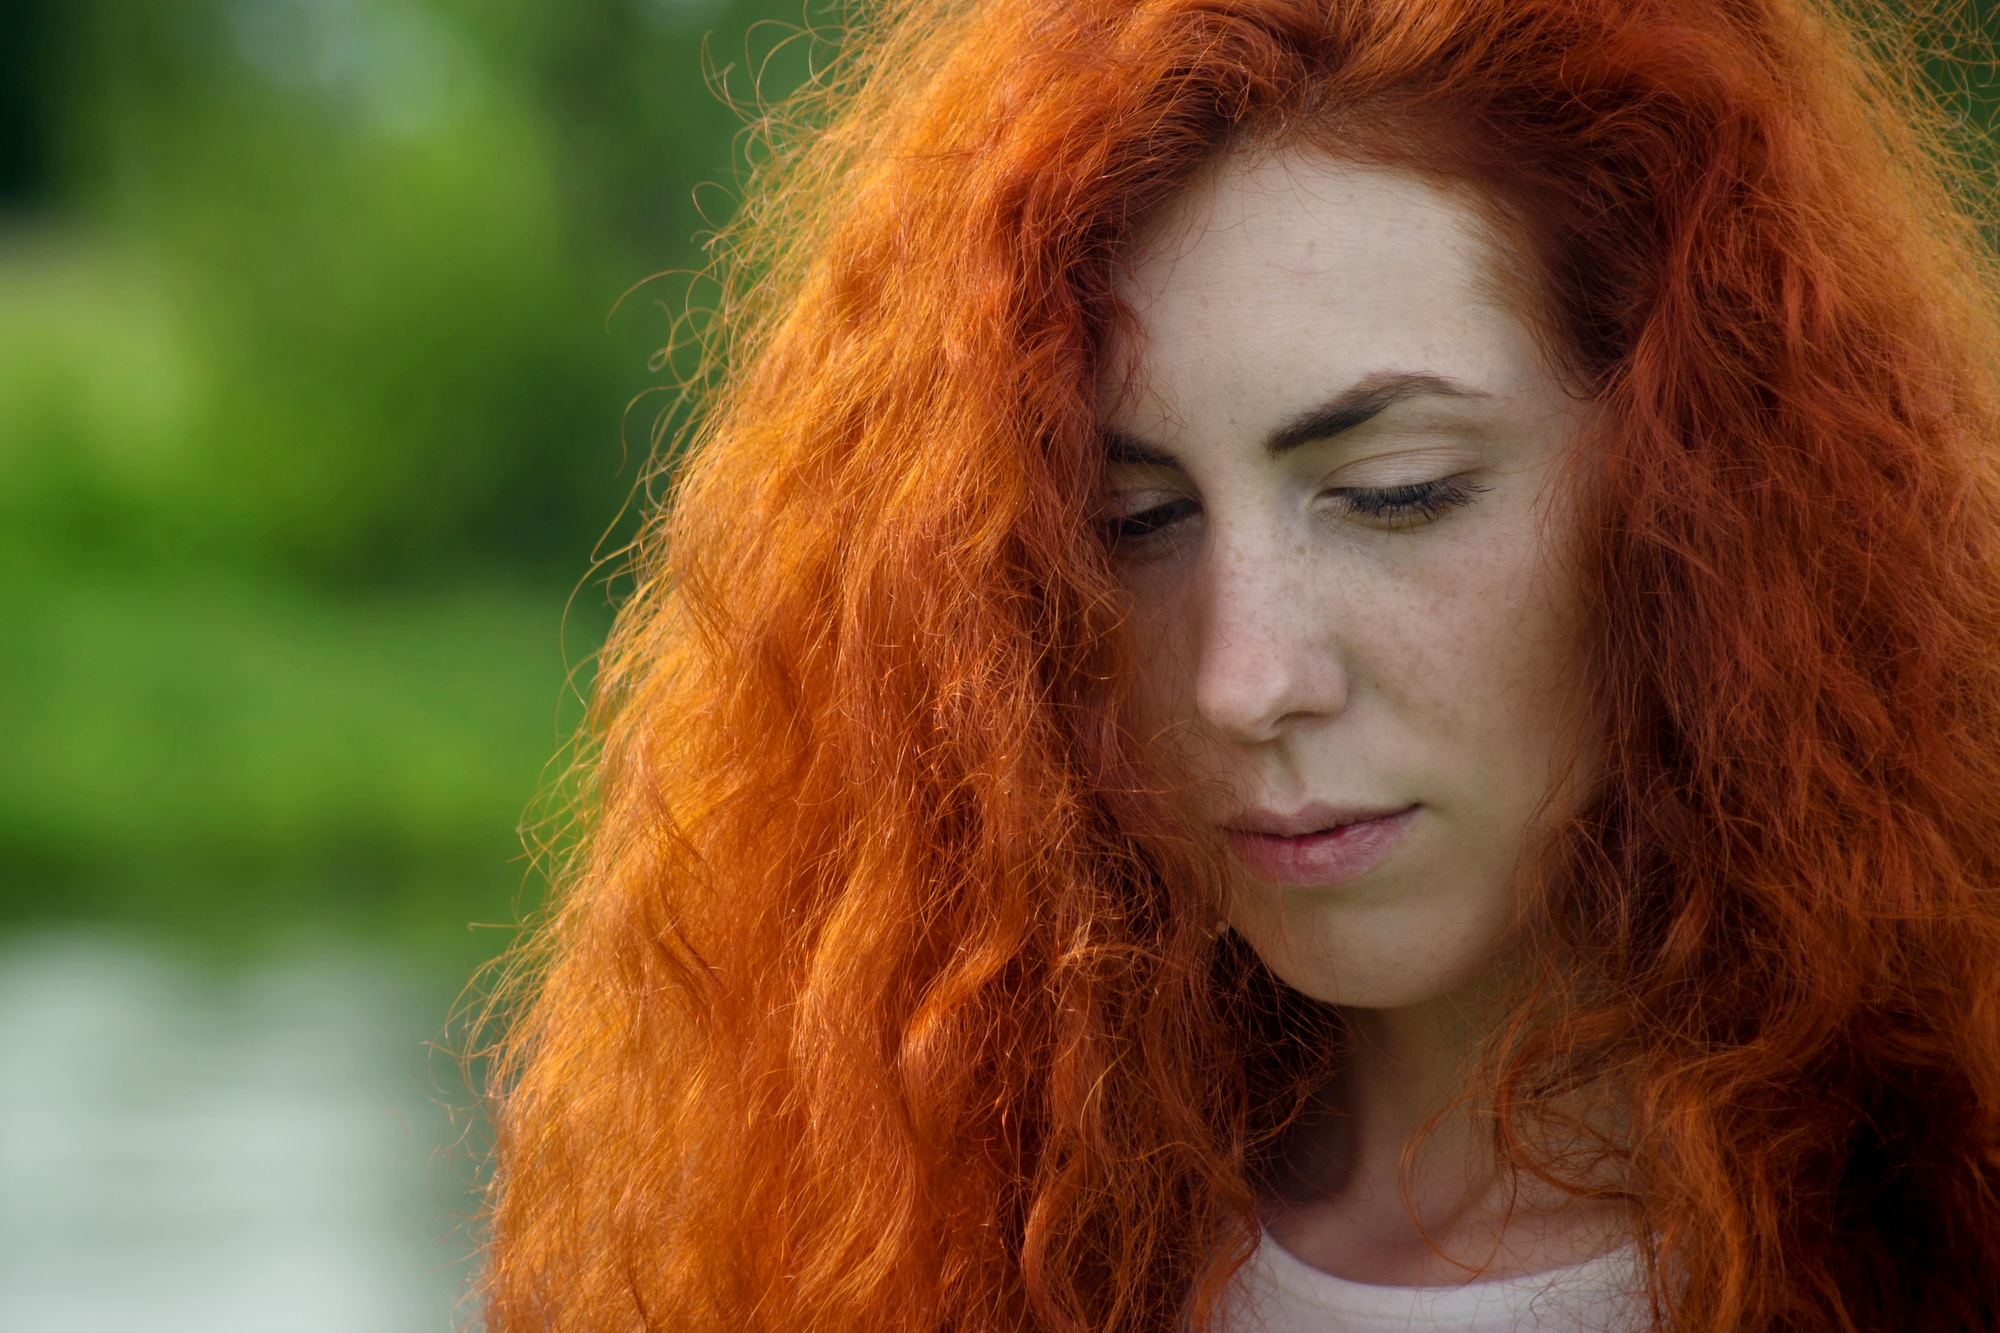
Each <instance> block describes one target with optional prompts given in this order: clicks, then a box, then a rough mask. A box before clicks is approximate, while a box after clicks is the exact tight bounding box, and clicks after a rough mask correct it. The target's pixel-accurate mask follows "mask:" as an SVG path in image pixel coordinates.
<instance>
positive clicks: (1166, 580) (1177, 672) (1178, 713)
mask: <svg viewBox="0 0 2000 1333" xmlns="http://www.w3.org/2000/svg"><path fill="white" fill-rule="evenodd" d="M1124 585H1125V597H1126V615H1125V621H1124V624H1123V626H1122V628H1121V630H1120V639H1121V646H1122V647H1123V649H1124V651H1125V654H1126V660H1127V662H1128V663H1129V665H1130V668H1131V673H1132V674H1131V690H1130V695H1129V698H1130V704H1129V715H1130V717H1131V720H1132V723H1133V728H1134V731H1135V733H1136V734H1137V735H1138V736H1139V737H1140V738H1141V739H1142V740H1151V739H1154V738H1157V737H1160V736H1162V735H1164V734H1167V733H1171V732H1173V731H1176V730H1178V729H1181V728H1184V727H1185V726H1186V724H1187V723H1188V721H1189V720H1190V717H1191V714H1192V711H1193V700H1194V683H1195V675H1196V671H1197V668H1198V667H1199V660H1198V654H1199V652H1200V646H1199V636H1198V635H1197V633H1196V630H1195V623H1194V618H1193V615H1192V608H1191V606H1190V604H1189V601H1188V595H1187V590H1186V588H1185V587H1184V586H1183V585H1182V583H1181V582H1180V581H1179V580H1178V579H1177V578H1175V577H1173V576H1172V575H1171V574H1168V573H1166V572H1164V571H1161V570H1159V569H1156V568H1142V569H1139V570H1136V571H1133V572H1131V573H1128V574H1127V576H1126V577H1125V579H1124Z"/></svg>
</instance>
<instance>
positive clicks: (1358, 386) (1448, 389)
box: [1104, 371, 1492, 467]
mask: <svg viewBox="0 0 2000 1333" xmlns="http://www.w3.org/2000/svg"><path fill="white" fill-rule="evenodd" d="M1426 396H1428V397H1436V398H1490V397H1491V396H1492V395H1491V394H1488V393H1485V392H1483V391H1481V390H1479V389H1475V388H1473V387H1472V386H1470V385H1468V384H1463V383H1460V382H1459V381H1458V380H1455V379H1451V378H1449V377H1447V376H1444V375H1432V374H1429V373H1426V372H1422V371H1382V372H1378V373H1376V374H1373V375H1366V376H1363V377H1362V378H1361V379H1359V380H1356V381H1355V382H1354V383H1353V384H1352V385H1350V386H1348V387H1347V388H1345V389H1343V390H1341V391H1340V392H1339V393H1337V394H1335V395H1334V396H1333V397H1331V398H1329V399H1327V400H1326V401H1325V402H1323V403H1321V404H1320V405H1319V406H1317V407H1311V408H1307V409H1306V410H1305V411H1304V412H1301V413H1300V414H1299V415H1298V416H1295V417H1293V418H1292V419H1291V420H1290V421H1288V422H1286V423H1285V424H1284V425H1282V426H1280V427H1278V428H1277V429H1276V430H1274V431H1272V432H1271V434H1270V435H1269V436H1268V437H1267V438H1266V439H1265V441H1264V448H1265V451H1266V452H1268V453H1269V454H1270V455H1271V456H1272V457H1273V458H1277V457H1280V456H1282V455H1284V454H1288V453H1290V452H1291V451H1292V450H1294V449H1298V448H1302V447H1304V446H1305V445H1308V444H1318V443H1320V442H1322V441H1325V440H1330V439H1333V438H1334V437H1335V436H1337V435H1344V434H1345V433H1347V432H1348V431H1351V430H1353V429H1354V428H1355V427H1357V426H1360V425H1364V424H1366V423H1367V422H1370V421H1373V420H1374V419H1375V418H1376V417H1378V416H1380V415H1382V413H1384V412H1386V411H1388V410H1389V409H1390V408H1392V407H1394V406H1395V405H1396V404H1397V403H1400V402H1403V401H1405V400H1406V399H1410V398H1422V397H1426ZM1104 449H1105V453H1106V455H1107V457H1109V458H1110V460H1111V461H1112V462H1113V463H1129V464H1135V465H1137V466H1141V467H1178V466H1179V462H1178V461H1177V460H1176V459H1175V458H1174V456H1173V455H1172V454H1170V453H1167V452H1166V451H1165V450H1163V449H1158V448H1155V447H1154V446H1153V445H1150V444H1147V443H1146V442H1145V441H1144V440H1141V439H1138V438H1137V437H1135V436H1131V435H1127V434H1125V433H1124V432H1123V431H1116V430H1107V431H1105V432H1104Z"/></svg>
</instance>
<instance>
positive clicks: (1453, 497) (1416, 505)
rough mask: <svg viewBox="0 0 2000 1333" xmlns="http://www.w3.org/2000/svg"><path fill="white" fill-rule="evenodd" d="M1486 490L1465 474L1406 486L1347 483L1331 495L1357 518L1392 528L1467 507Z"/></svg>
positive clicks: (1417, 525)
mask: <svg viewBox="0 0 2000 1333" xmlns="http://www.w3.org/2000/svg"><path fill="white" fill-rule="evenodd" d="M1486 489H1487V488H1486V487H1484V486H1476V485H1474V484H1473V483H1472V482H1470V481H1468V480H1466V479H1465V478H1464V477H1442V478H1440V479H1438V480H1437V481H1416V482H1411V483H1409V484H1408V485H1404V486H1345V487H1342V488H1340V489H1339V490H1335V491H1331V492H1329V494H1331V495H1336V496H1338V497H1340V500H1341V503H1342V504H1344V505H1345V506H1346V508H1347V512H1348V513H1350V514H1352V515H1354V516H1355V517H1356V518H1360V519H1366V520H1368V521H1369V522H1372V523H1379V524H1382V525H1383V526H1385V527H1390V528H1414V527H1420V526H1422V525H1423V524H1426V523H1432V522H1435V521H1436V520H1438V519H1440V518H1442V517H1444V516H1445V515H1446V514H1448V513H1450V512H1451V511H1452V510H1454V509H1462V508H1464V507H1465V506H1466V505H1469V504H1471V503H1472V502H1473V501H1474V500H1475V499H1477V498H1478V497H1479V496H1481V495H1483V494H1485V492H1486Z"/></svg>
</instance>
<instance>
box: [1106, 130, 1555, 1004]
mask: <svg viewBox="0 0 2000 1333" xmlns="http://www.w3.org/2000/svg"><path fill="white" fill-rule="evenodd" d="M1142 242H1143V244H1142V245H1141V246H1140V248H1139V249H1138V250H1137V251H1136V252H1135V253H1136V255H1137V259H1136V262H1135V265H1134V267H1133V268H1132V269H1131V271H1130V273H1129V275H1128V280H1127V282H1126V284H1125V289H1124V293H1123V294H1124V296H1125V298H1126V300H1127V301H1128V302H1129V304H1130V306H1131V309H1132V312H1133V314H1134V315H1135V317H1136V321H1135V326H1134V327H1133V328H1132V329H1131V330H1130V331H1129V332H1130V334H1131V336H1130V338H1129V339H1128V340H1124V341H1121V342H1120V343H1118V344H1117V345H1115V346H1114V347H1113V349H1112V352H1113V356H1112V359H1111V366H1112V372H1113V373H1112V375H1111V377H1110V378H1109V379H1108V380H1107V383H1106V386H1105V389H1104V394H1103V402H1104V425H1105V428H1106V439H1107V442H1108V447H1109V449H1110V451H1111V458H1112V466H1111V494H1110V497H1109V518H1110V523H1111V531H1112V533H1113V534H1114V542H1115V549H1116V561H1117V565H1118V568H1119V570H1120V571H1121V576H1122V579H1123V581H1124V583H1125V585H1126V587H1127V589H1128V590H1129V593H1130V597H1131V600H1132V603H1133V608H1132V615H1131V618H1130V621H1129V630H1128V632H1129V633H1130V634H1131V635H1133V636H1134V643H1133V646H1134V648H1135V649H1136V653H1137V659H1136V660H1137V663H1138V670H1139V680H1138V682H1137V691H1136V698H1135V701H1134V706H1135V709H1136V713H1135V719H1136V722H1137V724H1138V729H1139V733H1140V735H1141V736H1142V737H1143V738H1146V739H1147V741H1148V743H1149V744H1150V745H1151V746H1153V747H1154V757H1155V759H1156V760H1157V761H1158V762H1159V763H1161V764H1163V765H1164V766H1166V768H1167V770H1168V771H1169V772H1170V773H1173V774H1175V775H1177V776H1178V777H1179V778H1181V779H1182V780H1183V786H1184V787H1185V789H1186V791H1187V792H1188V794H1189V799H1191V800H1193V801H1194V802H1195V803H1196V807H1197V810H1198V812H1199V814H1200V817H1201V818H1202V820H1203V822H1204V823H1205V824H1207V825H1208V826H1210V827H1212V828H1213V829H1214V830H1216V832H1217V835H1218V840H1219V842H1221V843H1222V844H1223V845H1226V846H1227V848H1228V849H1229V860H1230V862H1231V864H1232V869H1233V871H1234V873H1233V875H1232V879H1233V884H1234V887H1233V889H1232V900H1231V902H1230V905H1229V909H1228V919H1229V924H1230V926H1231V927H1233V928H1234V929H1235V930H1237V931H1238V932H1239V933H1240V934H1241V935H1242V936H1243V937H1244V938H1245V939H1246V940H1247V941H1248V942H1249V943H1250V945H1251V946H1252V947H1253V948H1255V949H1256V950H1257V952H1258V954H1259V955H1260V956H1262V957H1263V959H1264V960H1265V962H1266V963H1267V964H1268V965H1269V966H1270V967H1271V969H1272V970H1273V971H1274V972H1276V973H1277V975H1278V976H1280V977H1282V978H1283V979H1284V980H1285V981H1286V982H1287V983H1289V984H1290V985H1292V986H1293V987H1295V988H1296V989H1298V990H1300V991H1303V992H1305V993H1306V994H1308V995H1312V996H1315V997H1317V998H1319V999H1322V1000H1328V1001H1332V1002H1334V1003H1339V1004H1350V1005H1359V1006H1366V1007H1371V1008H1396V1007H1401V1006H1405V1005H1412V1004H1418V1003H1422V1002H1424V1001H1426V1000H1430V999H1433V998H1436V997H1438V996H1440V995H1443V994H1445V993H1446V992H1448V991H1451V990H1452V989H1453V988H1455V987H1458V986H1461V985H1464V984H1466V983H1468V982H1471V981H1473V980H1475V979H1476V978H1477V977H1478V976H1479V974H1480V973H1481V972H1482V970H1483V969H1484V968H1485V967H1486V966H1487V965H1489V964H1490V963H1491V962H1492V960H1493V958H1494V956H1495V948H1496V946H1497V944H1498V943H1499V941H1500V938H1501V936H1502V935H1503V934H1504V932H1505V931H1506V929H1507V927H1508V926H1509V924H1510V923H1511V922H1512V921H1513V919H1514V914H1515V906H1516V893H1515V889H1516V882H1515V881H1516V873H1517V869H1518V868H1519V866H1520V864H1521V862H1522V859H1523V853H1524V852H1525V851H1526V849H1527V846H1528V842H1529V839H1530V837H1531V834H1532V828H1531V826H1532V825H1533V823H1534V822H1535V820H1536V819H1537V816H1538V814H1539V813H1541V812H1542V810H1543V809H1544V807H1545V805H1546V803H1547V802H1548V800H1549V798H1550V796H1551V794H1552V786H1553V784H1554V783H1555V781H1556V778H1557V774H1558V773H1559V772H1560V771H1561V770H1562V769H1563V767H1564V762H1563V761H1564V759H1565V757H1566V756H1569V755H1572V754H1574V753H1576V749H1575V742H1576V741H1577V740H1578V739H1580V734H1579V727H1578V724H1577V722H1576V721H1575V719H1576V718H1577V716H1578V713H1579V706H1578V701H1579V698H1580V692H1579V691H1578V689H1577V688H1576V686H1577V682H1578V677H1579V670H1578V665H1577V661H1576V629H1575V624H1574V621H1575V616H1574V606H1573V594H1572V590H1571V588H1570V586H1569V584H1568V577H1567V575H1566V573H1565V569H1564V561H1563V558H1562V557H1563V547H1564V541H1565V537H1566V535H1567V531H1568V528H1567V523H1568V514H1567V512H1566V510H1565V508H1564V506H1563V502H1562V500H1561V498H1560V488H1559V487H1558V486H1556V485H1555V482H1556V479H1557V477H1558V475H1559V473H1560V471H1561V469H1562V467H1563V464H1564V461H1565V458H1566V455H1567V453H1568V451H1569V450H1570V448H1571V446H1572V444H1573V442H1574V441H1575V440H1576V438H1577V436H1578V433H1579V431H1580V429H1581V427H1582V425H1583V424H1584V421H1585V419H1586V411H1587V409H1585V408H1584V407H1582V406H1581V405H1579V404H1578V403H1577V402H1576V401H1574V400H1573V399H1572V398H1571V397H1570V396H1568V395H1566V394H1565V393H1564V392H1563V391H1562V389H1561V387H1560V386H1559V384H1558V383H1557V382H1556V380H1555V379H1554V378H1553V377H1552V376H1551V374H1550V372H1549V371H1548V369H1547V368H1546V367H1545V366H1544V364H1543V359H1542V357H1541V355H1540V353H1539V351H1538V347H1537V344H1536V341H1535V338H1534V336H1533V333H1532V332H1531V329H1530V326H1529V324H1528V322H1527V321H1526V319H1524V317H1523V316H1522V315H1521V314H1520V313H1518V312H1517V311H1516V310H1514V309H1511V308H1510V307H1509V304H1508V303H1507V301H1506V300H1505V299H1504V298H1503V297H1502V296H1501V294H1500V293H1501V291H1502V289H1503V288H1504V287H1505V285H1506V284H1504V283H1502V282H1500V281H1498V280H1497V278H1498V275H1499V274H1500V273H1501V272H1502V271H1503V269H1504V267H1505V266H1504V264H1503V263H1502V262H1501V260H1500V257H1499V256H1498V255H1497V254H1496V252H1495V249H1494V243H1493V242H1492V241H1491V240H1490V239H1489V238H1488V232H1487V229H1486V228H1485V227H1483V226H1482V224H1481V222H1480V219H1479V217H1478V215H1477V214H1476V213H1475V212H1474V211H1473V210H1472V209H1471V207H1470V206H1469V205H1468V204H1467V203H1466V202H1465V201H1464V200H1463V199H1461V198H1460V197H1459V196H1457V195H1455V194H1452V193H1449V192H1447V191H1444V190H1442V189H1440V188H1438V187H1435V186H1432V185H1430V184H1427V183H1425V182H1423V181H1422V180H1420V179H1418V178H1417V177H1415V176H1411V175H1406V174H1403V173H1400V172H1393V171H1384V170H1377V169H1368V168H1359V167H1354V166H1350V165H1343V164H1341V163H1339V162H1336V161H1333V160H1330V159H1327V158H1325V157H1322V156H1319V155H1316V154H1312V153H1310V152H1306V151H1300V152H1284V151H1281V152H1275V153H1266V154H1258V155H1249V154H1242V155H1238V156H1236V157H1234V158H1231V159H1229V160H1227V161H1225V162H1224V163H1223V164H1222V165H1221V167H1220V168H1219V169H1218V170H1217V171H1215V172H1214V173H1212V174H1211V175H1210V176H1209V177H1208V178H1207V179H1206V180H1205V181H1204V183H1203V184H1201V185H1200V186H1199V187H1198V188H1196V189H1195V190H1194V191H1192V192H1191V193H1190V194H1189V195H1187V196H1186V197H1185V198H1184V199H1182V200H1181V201H1180V203H1179V204H1178V206H1177V207H1175V208H1173V209H1172V210H1170V211H1169V213H1168V215H1167V216H1165V217H1163V218H1161V219H1159V220H1158V221H1157V222H1156V223H1155V224H1154V225H1153V226H1152V227H1151V228H1149V230H1148V231H1147V233H1146V235H1145V236H1144V237H1143V238H1142Z"/></svg>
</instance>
